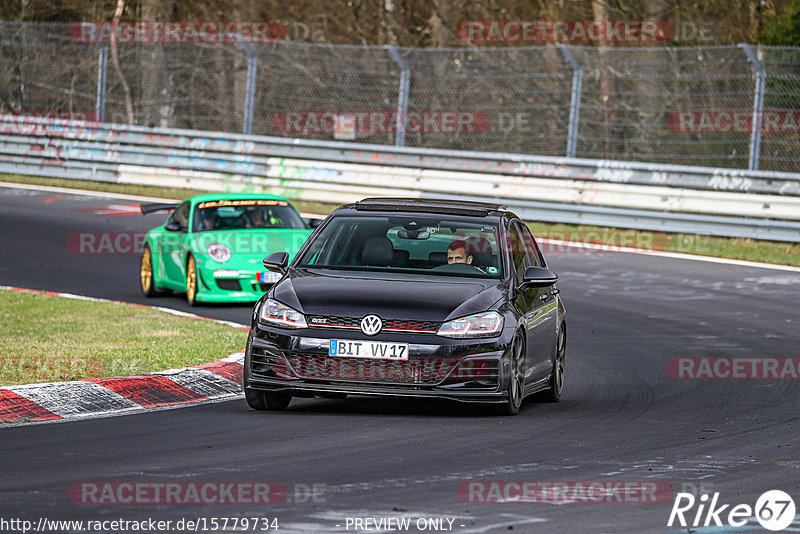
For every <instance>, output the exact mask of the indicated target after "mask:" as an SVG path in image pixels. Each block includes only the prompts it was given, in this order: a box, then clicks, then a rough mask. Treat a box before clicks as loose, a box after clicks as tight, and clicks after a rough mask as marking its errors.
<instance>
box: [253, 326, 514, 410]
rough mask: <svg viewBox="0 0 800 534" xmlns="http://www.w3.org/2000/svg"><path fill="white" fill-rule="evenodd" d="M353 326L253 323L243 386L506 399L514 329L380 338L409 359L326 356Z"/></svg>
mask: <svg viewBox="0 0 800 534" xmlns="http://www.w3.org/2000/svg"><path fill="white" fill-rule="evenodd" d="M358 335H359V334H357V333H355V332H344V331H336V332H332V331H330V330H322V329H315V328H308V329H304V330H303V333H302V335H300V334H298V335H288V334H287V333H286V330H283V329H270V328H267V329H265V328H263V327H262V326H261V325H258V326H256V327H254V328H253V329H251V332H250V336H249V338H248V343H247V350H246V354H245V387H248V388H252V389H257V390H263V391H273V392H288V393H291V394H292V395H295V396H306V397H310V396H315V395H320V396H324V395H325V394H331V393H336V394H349V395H366V396H389V397H424V398H443V399H450V400H455V401H464V402H475V403H503V402H506V401H507V393H506V391H507V388H506V383H507V379H508V375H509V369H510V365H509V357H508V348H509V346H510V344H511V339H513V330H512V331H510V332H509V331H507V332H504V333H503V335H501V336H500V337H498V338H493V339H489V340H480V339H478V340H452V339H446V338H442V337H439V336H435V335H424V336H423V335H403V334H386V335H383V334H382V335H379V336H378V337H377V338H371V339H372V340H377V341H387V342H401V343H408V344H409V356H408V360H405V361H398V360H383V359H368V358H339V357H335V356H328V346H329V342H330V340H331V339H351V340H352V339H358Z"/></svg>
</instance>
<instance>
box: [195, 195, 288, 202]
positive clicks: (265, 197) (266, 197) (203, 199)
mask: <svg viewBox="0 0 800 534" xmlns="http://www.w3.org/2000/svg"><path fill="white" fill-rule="evenodd" d="M250 199H262V200H283V201H285V202H289V200H287V199H285V198H283V197H281V196H278V195H269V194H267V193H203V194H202V195H195V196H193V197H189V198H187V199H186V200H191V201H192V202H207V201H209V200H250ZM289 204H291V202H289Z"/></svg>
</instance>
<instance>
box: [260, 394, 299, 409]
mask: <svg viewBox="0 0 800 534" xmlns="http://www.w3.org/2000/svg"><path fill="white" fill-rule="evenodd" d="M290 402H292V395H291V393H271V392H269V391H265V392H264V403H265V404H266V405H267V410H272V411H277V412H283V411H286V409H288V408H289V403H290Z"/></svg>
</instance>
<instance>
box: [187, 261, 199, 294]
mask: <svg viewBox="0 0 800 534" xmlns="http://www.w3.org/2000/svg"><path fill="white" fill-rule="evenodd" d="M195 298H197V265H195V262H194V258H193V257H192V256H189V262H188V264H187V265H186V300H188V301H189V304H194V301H195Z"/></svg>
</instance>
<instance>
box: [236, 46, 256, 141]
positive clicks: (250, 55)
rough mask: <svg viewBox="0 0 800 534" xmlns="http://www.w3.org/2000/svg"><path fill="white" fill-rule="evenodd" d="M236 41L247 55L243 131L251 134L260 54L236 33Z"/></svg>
mask: <svg viewBox="0 0 800 534" xmlns="http://www.w3.org/2000/svg"><path fill="white" fill-rule="evenodd" d="M236 42H237V43H238V44H239V48H241V49H242V51H243V52H244V53H245V55H246V56H247V89H246V93H245V96H244V121H243V122H244V126H243V128H242V133H244V134H246V135H250V134H251V133H252V132H253V107H254V106H255V100H256V74H257V73H258V56H257V55H256V54H255V52H253V49H252V48H250V45H249V44H247V43H246V42H245V41H243V40H242V38H241V36H240V35H239V34H238V33H237V34H236Z"/></svg>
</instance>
